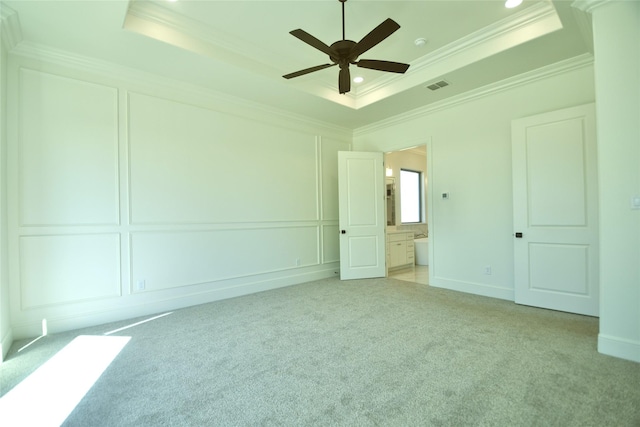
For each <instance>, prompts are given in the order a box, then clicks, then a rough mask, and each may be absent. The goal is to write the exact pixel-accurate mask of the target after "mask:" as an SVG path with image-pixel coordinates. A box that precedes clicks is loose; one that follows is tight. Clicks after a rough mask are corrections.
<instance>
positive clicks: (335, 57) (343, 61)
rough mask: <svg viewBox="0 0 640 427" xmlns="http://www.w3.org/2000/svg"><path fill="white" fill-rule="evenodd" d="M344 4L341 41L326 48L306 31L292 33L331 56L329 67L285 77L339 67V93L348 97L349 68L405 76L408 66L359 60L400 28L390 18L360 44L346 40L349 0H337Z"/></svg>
mask: <svg viewBox="0 0 640 427" xmlns="http://www.w3.org/2000/svg"><path fill="white" fill-rule="evenodd" d="M338 1H339V2H340V3H342V40H338V41H337V42H335V43H333V44H332V45H331V46H327V45H326V44H324V43H323V42H321V41H320V40H318V39H317V38H315V37H313V36H312V35H311V34H309V33H307V32H306V31H304V30H300V29H297V30H293V31H290V32H289V33H290V34H291V35H293V36H294V37H297V38H299V39H300V40H302V41H303V42H305V43H307V44H308V45H310V46H313V47H315V48H316V49H318V50H320V51H322V52H324V53H326V54H327V55H329V59H330V60H331V63H330V64H322V65H317V66H315V67H311V68H306V69H304V70H300V71H296V72H295V73H290V74H286V75H284V76H282V77H284V78H285V79H292V78H294V77H299V76H303V75H305V74H309V73H313V72H314V71H319V70H324V69H325V68H329V67H333V66H334V65H339V66H340V74H339V75H338V90H339V92H340V93H347V92H349V91H350V90H351V74H350V72H349V64H354V65H356V66H358V67H361V68H369V69H372V70H379V71H386V72H390V73H399V74H403V73H404V72H405V71H407V69H408V68H409V64H403V63H400V62H392V61H380V60H377V59H360V60H359V61H358V60H357V59H358V57H359V56H360V55H362V54H363V53H365V52H366V51H368V50H369V49H371V48H372V47H374V46H375V45H377V44H378V43H380V42H381V41H383V40H384V39H386V38H387V37H389V36H390V35H391V34H393V33H394V32H395V31H396V30H397V29H398V28H400V25H398V24H397V23H396V22H395V21H394V20H393V19H391V18H387V19H386V20H385V21H384V22H383V23H382V24H380V25H378V26H377V27H376V28H374V29H373V30H372V31H371V32H370V33H369V34H367V35H366V36H364V37H363V38H362V40H360V41H359V42H358V43H356V42H354V41H352V40H346V39H345V32H344V3H345V2H346V1H347V0H338Z"/></svg>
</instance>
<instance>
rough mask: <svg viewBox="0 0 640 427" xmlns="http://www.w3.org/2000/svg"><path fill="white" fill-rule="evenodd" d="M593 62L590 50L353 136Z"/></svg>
mask: <svg viewBox="0 0 640 427" xmlns="http://www.w3.org/2000/svg"><path fill="white" fill-rule="evenodd" d="M592 64H593V55H591V54H589V53H585V54H582V55H579V56H576V57H574V58H569V59H567V60H564V61H560V62H556V63H555V64H551V65H548V66H546V67H542V68H538V69H536V70H533V71H529V72H526V73H523V74H520V75H517V76H515V77H511V78H508V79H505V80H501V81H499V82H496V83H492V84H489V85H486V86H482V87H479V88H477V89H474V90H471V91H469V92H465V93H463V94H460V95H457V96H454V97H451V98H447V99H444V100H442V101H439V102H434V103H433V104H428V105H425V106H423V107H419V108H416V109H415V110H412V111H409V112H407V113H403V114H399V115H397V116H393V117H390V118H388V119H385V120H380V121H378V122H376V123H373V124H371V125H367V126H363V127H360V128H358V129H355V130H354V131H353V134H354V138H355V137H360V136H363V135H366V134H369V133H372V132H376V131H379V130H382V129H385V128H388V127H391V126H395V125H398V124H402V123H406V122H408V121H411V120H414V119H416V118H419V117H423V116H426V115H429V114H432V113H434V112H436V111H441V110H445V109H448V108H451V107H453V106H456V105H460V104H464V103H467V102H470V101H473V100H476V99H479V98H483V97H485V96H489V95H493V94H495V93H498V92H502V91H505V90H508V89H511V88H514V87H518V86H523V85H526V84H529V83H532V82H535V81H538V80H542V79H546V78H549V77H553V76H556V75H559V74H564V73H567V72H570V71H574V70H578V69H581V68H584V67H588V66H591V65H592Z"/></svg>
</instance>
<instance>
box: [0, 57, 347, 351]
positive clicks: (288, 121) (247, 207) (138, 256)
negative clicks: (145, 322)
mask: <svg viewBox="0 0 640 427" xmlns="http://www.w3.org/2000/svg"><path fill="white" fill-rule="evenodd" d="M69 59H70V60H69V61H67V60H65V59H64V58H62V59H60V58H58V60H56V61H50V62H47V61H41V60H35V59H30V58H26V57H21V56H17V55H13V54H12V55H10V57H9V69H8V79H9V80H8V85H9V88H10V90H11V91H12V92H11V93H10V95H11V96H10V102H9V105H8V110H9V115H8V125H9V135H8V147H9V153H8V156H9V157H8V163H9V165H11V166H10V168H9V172H8V187H9V188H8V190H9V191H8V194H9V195H8V202H9V253H10V254H11V255H10V260H9V263H10V298H11V324H12V327H13V333H14V335H15V337H16V338H22V337H27V336H37V335H38V334H39V333H40V325H41V321H42V319H47V322H48V326H49V331H50V332H56V331H61V330H66V329H71V328H77V327H82V326H87V325H91V324H97V323H102V322H105V321H110V320H116V319H124V318H129V317H134V316H140V315H145V314H150V313H155V312H159V311H163V310H170V309H174V308H177V307H183V306H187V305H193V304H199V303H204V302H207V301H212V300H216V299H221V298H228V297H233V296H237V295H242V294H247V293H250V292H255V291H260V290H266V289H271V288H275V287H280V286H287V285H291V284H296V283H301V282H305V281H309V280H314V279H317V278H321V277H329V276H333V275H334V274H335V272H336V271H337V270H338V261H339V254H338V240H337V236H338V233H337V231H338V209H337V151H340V150H349V149H350V132H347V131H346V130H344V129H338V128H335V127H332V126H329V125H322V124H318V123H314V122H311V121H307V120H303V119H300V118H297V117H293V116H286V115H284V114H281V113H278V112H276V111H268V110H266V109H265V107H264V106H255V107H254V106H252V105H250V104H246V103H242V102H240V101H237V100H233V99H230V98H223V97H221V96H218V94H207V93H202V91H201V90H198V89H196V88H192V87H189V86H187V85H185V84H180V83H177V82H167V81H161V80H159V78H157V77H153V76H143V77H144V78H140V76H139V75H137V74H136V73H134V72H131V73H129V72H128V71H127V70H122V69H118V68H117V67H115V66H112V67H113V69H111V68H110V67H109V66H105V64H94V66H93V70H91V71H89V70H85V69H81V68H80V67H75V66H70V65H68V64H67V62H68V63H69V64H72V63H82V61H84V62H87V61H88V62H90V59H87V58H82V61H72V60H71V59H73V58H69ZM142 285H144V289H142V288H141V286H142ZM3 311H4V310H3Z"/></svg>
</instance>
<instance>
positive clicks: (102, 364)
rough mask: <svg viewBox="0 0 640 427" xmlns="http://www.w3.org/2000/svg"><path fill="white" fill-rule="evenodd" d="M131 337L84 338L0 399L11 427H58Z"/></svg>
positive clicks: (1, 412)
mask: <svg viewBox="0 0 640 427" xmlns="http://www.w3.org/2000/svg"><path fill="white" fill-rule="evenodd" d="M130 339H131V337H120V336H90V335H81V336H78V337H76V338H75V339H74V340H73V341H71V342H70V343H69V344H68V345H67V346H66V347H65V348H63V349H62V350H60V351H59V352H58V353H57V354H56V355H55V356H53V357H52V358H51V359H49V360H48V361H47V362H46V363H45V364H43V365H42V366H40V367H39V368H38V369H37V370H36V371H35V372H33V373H32V374H31V375H29V377H27V378H26V379H25V380H24V381H22V382H21V383H20V384H18V385H17V386H15V387H14V388H13V390H11V391H10V392H8V393H7V394H5V395H4V396H3V397H2V398H0V414H2V420H3V422H7V425H11V426H23V425H24V426H59V425H60V424H62V423H63V422H64V420H65V419H66V418H67V417H68V416H69V414H71V412H72V411H73V409H74V408H75V407H76V405H78V403H79V402H80V400H82V398H83V397H84V395H85V394H86V393H87V392H88V391H89V390H90V389H91V387H92V386H93V384H94V383H95V382H96V381H97V380H98V378H99V377H100V375H102V373H103V372H104V371H105V370H106V369H107V367H108V366H109V365H110V364H111V362H112V361H113V360H114V359H115V358H116V356H117V355H118V354H119V353H120V351H121V350H122V349H123V348H124V346H125V345H127V343H128V342H129V340H130Z"/></svg>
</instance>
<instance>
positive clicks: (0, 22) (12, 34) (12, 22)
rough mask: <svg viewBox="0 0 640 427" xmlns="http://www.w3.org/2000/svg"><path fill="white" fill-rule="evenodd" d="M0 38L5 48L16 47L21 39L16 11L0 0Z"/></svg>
mask: <svg viewBox="0 0 640 427" xmlns="http://www.w3.org/2000/svg"><path fill="white" fill-rule="evenodd" d="M0 38H2V42H3V43H4V45H5V47H6V48H7V50H11V49H13V48H14V47H16V46H17V45H18V44H20V42H21V41H22V30H21V29H20V20H19V19H18V13H17V12H16V11H15V10H13V9H11V8H10V7H9V6H7V5H5V4H4V3H1V2H0Z"/></svg>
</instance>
